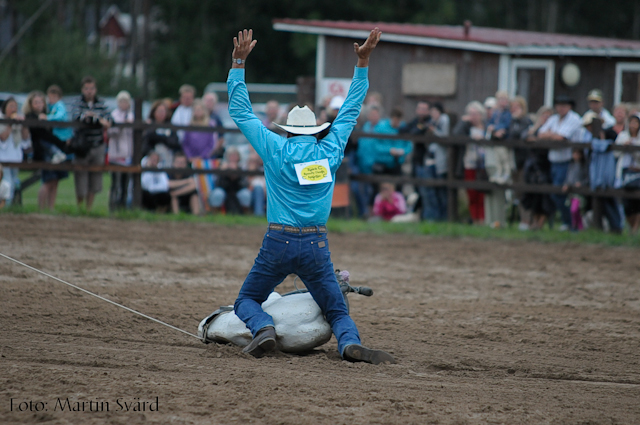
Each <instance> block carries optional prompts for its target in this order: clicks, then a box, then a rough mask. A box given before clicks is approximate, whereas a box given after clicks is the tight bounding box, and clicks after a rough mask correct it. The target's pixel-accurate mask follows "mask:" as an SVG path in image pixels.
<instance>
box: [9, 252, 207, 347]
mask: <svg viewBox="0 0 640 425" xmlns="http://www.w3.org/2000/svg"><path fill="white" fill-rule="evenodd" d="M0 256H2V257H4V258H6V259H7V260H10V261H13V262H14V263H16V264H20V265H21V266H24V267H26V268H28V269H30V270H33V271H34V272H37V273H40V274H42V275H45V276H47V277H50V278H51V279H53V280H57V281H58V282H60V283H64V284H65V285H68V286H71V287H72V288H75V289H77V290H79V291H82V292H84V293H87V294H89V295H92V296H94V297H96V298H99V299H101V300H102V301H106V302H108V303H110V304H113V305H115V306H118V307H121V308H124V309H125V310H127V311H130V312H131V313H135V314H137V315H139V316H142V317H144V318H146V319H149V320H151V321H154V322H156V323H160V324H161V325H164V326H167V327H169V328H171V329H173V330H176V331H179V332H182V333H184V334H187V335H189V336H192V337H194V338H198V339H199V340H202V339H201V338H200V337H199V336H198V335H194V334H192V333H191V332H187V331H183V330H182V329H180V328H176V327H175V326H173V325H170V324H168V323H165V322H163V321H162V320H158V319H156V318H153V317H151V316H147V315H146V314H144V313H140V312H139V311H136V310H134V309H132V308H129V307H127V306H124V305H122V304H118V303H117V302H114V301H111V300H110V299H107V298H104V297H101V296H100V295H98V294H94V293H93V292H91V291H87V290H86V289H83V288H81V287H79V286H76V285H74V284H72V283H69V282H65V281H64V280H62V279H58V278H57V277H55V276H51V275H50V274H48V273H45V272H43V271H41V270H38V269H36V268H35V267H31V266H30V265H28V264H25V263H23V262H20V261H18V260H16V259H14V258H11V257H9V256H7V255H4V254H3V253H1V252H0Z"/></svg>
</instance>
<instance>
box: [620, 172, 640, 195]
mask: <svg viewBox="0 0 640 425" xmlns="http://www.w3.org/2000/svg"><path fill="white" fill-rule="evenodd" d="M622 188H624V189H628V190H638V189H640V171H635V170H629V169H628V168H625V169H624V170H622Z"/></svg>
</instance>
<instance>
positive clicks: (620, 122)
mask: <svg viewBox="0 0 640 425" xmlns="http://www.w3.org/2000/svg"><path fill="white" fill-rule="evenodd" d="M628 116H629V108H628V107H627V105H625V104H624V103H621V104H619V105H616V106H614V107H613V118H614V119H615V120H616V123H615V124H614V125H613V127H611V128H612V129H613V131H615V132H616V134H620V132H622V130H624V129H625V126H626V124H627V117H628Z"/></svg>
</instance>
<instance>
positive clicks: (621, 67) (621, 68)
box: [613, 62, 640, 105]
mask: <svg viewBox="0 0 640 425" xmlns="http://www.w3.org/2000/svg"><path fill="white" fill-rule="evenodd" d="M625 71H631V72H640V62H618V63H616V79H615V83H614V86H613V104H614V105H617V104H619V103H620V102H622V73H623V72H625Z"/></svg>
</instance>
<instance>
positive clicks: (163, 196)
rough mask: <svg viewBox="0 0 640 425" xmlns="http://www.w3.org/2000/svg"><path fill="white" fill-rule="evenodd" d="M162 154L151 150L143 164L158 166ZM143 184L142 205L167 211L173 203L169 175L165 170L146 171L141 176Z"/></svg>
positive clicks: (159, 210)
mask: <svg viewBox="0 0 640 425" xmlns="http://www.w3.org/2000/svg"><path fill="white" fill-rule="evenodd" d="M159 161H160V156H159V155H158V154H157V153H155V152H151V153H149V155H147V156H146V157H144V158H143V159H142V166H143V167H146V168H158V162H159ZM140 185H141V186H142V207H143V208H145V209H147V210H150V211H156V212H167V210H168V209H169V205H170V204H171V195H170V194H169V176H168V175H167V173H165V172H164V171H145V172H143V173H142V175H141V176H140Z"/></svg>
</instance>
